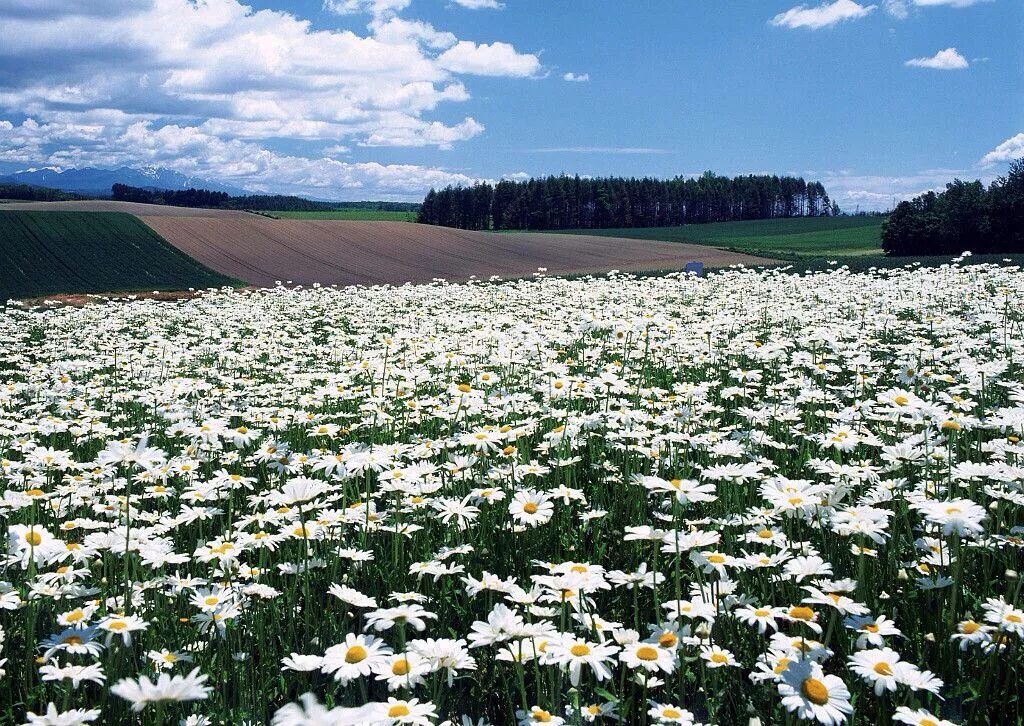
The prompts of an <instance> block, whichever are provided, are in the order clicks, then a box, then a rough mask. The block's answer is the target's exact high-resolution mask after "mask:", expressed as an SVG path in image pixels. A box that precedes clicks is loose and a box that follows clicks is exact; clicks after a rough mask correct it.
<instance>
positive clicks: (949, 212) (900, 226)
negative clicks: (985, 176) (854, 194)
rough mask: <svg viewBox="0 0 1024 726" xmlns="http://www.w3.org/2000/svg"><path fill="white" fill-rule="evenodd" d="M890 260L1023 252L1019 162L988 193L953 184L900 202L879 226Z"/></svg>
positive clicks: (1023, 165)
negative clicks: (905, 256)
mask: <svg viewBox="0 0 1024 726" xmlns="http://www.w3.org/2000/svg"><path fill="white" fill-rule="evenodd" d="M882 249H884V250H885V252H886V253H887V254H890V255H956V254H959V253H961V252H964V251H970V252H977V253H998V252H1024V159H1018V160H1016V161H1014V162H1012V163H1011V164H1010V168H1009V172H1008V173H1007V175H1006V176H1003V177H999V178H998V179H996V180H995V181H993V182H992V183H991V184H990V185H989V186H988V188H987V189H986V188H985V185H984V184H982V183H981V181H980V180H975V181H973V182H968V181H962V180H960V179H954V180H953V181H952V182H950V183H949V184H947V185H946V190H945V191H943V192H939V193H935V192H932V191H929V192H926V193H924V194H922V195H920V196H918V197H914V199H912V200H910V201H906V202H900V203H899V204H898V205H896V209H894V210H893V212H892V214H890V215H889V219H888V220H887V221H886V222H885V223H883V225H882Z"/></svg>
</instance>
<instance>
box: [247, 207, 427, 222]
mask: <svg viewBox="0 0 1024 726" xmlns="http://www.w3.org/2000/svg"><path fill="white" fill-rule="evenodd" d="M260 214H266V215H269V216H271V217H277V218H279V219H346V220H352V221H368V222H415V221H416V212H389V211H386V210H381V209H336V210H329V211H322V212H320V211H318V212H275V211H273V210H260Z"/></svg>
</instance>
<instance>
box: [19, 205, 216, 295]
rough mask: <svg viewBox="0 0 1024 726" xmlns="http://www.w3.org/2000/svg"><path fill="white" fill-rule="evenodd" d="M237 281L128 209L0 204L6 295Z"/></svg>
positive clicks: (180, 287) (183, 286)
mask: <svg viewBox="0 0 1024 726" xmlns="http://www.w3.org/2000/svg"><path fill="white" fill-rule="evenodd" d="M234 282H235V281H234V280H232V279H231V278H229V277H225V276H224V275H220V274H218V273H216V272H213V271H212V270H209V269H207V268H206V267H204V266H202V265H201V264H199V263H198V262H196V261H195V260H193V259H191V258H190V257H188V256H187V255H185V254H183V253H182V252H179V251H178V250H176V249H175V248H174V247H172V246H171V245H169V244H167V242H165V241H164V240H163V239H162V238H161V237H160V236H159V235H158V234H156V232H154V231H153V230H151V229H150V228H149V227H147V226H146V225H145V224H143V223H142V222H141V221H139V220H138V219H137V218H136V217H133V216H132V215H130V214H122V213H117V212H18V211H3V210H0V301H2V300H7V299H8V298H17V297H33V296H37V295H49V294H54V293H75V292H110V291H115V290H183V289H186V288H189V287H195V288H204V287H216V286H221V285H230V284H233V283H234Z"/></svg>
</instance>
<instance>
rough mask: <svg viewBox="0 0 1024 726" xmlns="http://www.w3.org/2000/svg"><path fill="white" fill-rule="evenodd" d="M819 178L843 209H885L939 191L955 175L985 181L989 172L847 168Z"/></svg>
mask: <svg viewBox="0 0 1024 726" xmlns="http://www.w3.org/2000/svg"><path fill="white" fill-rule="evenodd" d="M817 178H818V180H819V181H820V182H821V183H822V184H824V185H825V189H826V191H828V194H829V196H830V197H831V198H832V199H833V200H835V201H836V202H838V203H839V206H840V207H841V208H842V209H843V210H844V211H846V212H853V211H855V210H856V209H860V210H861V211H884V210H888V209H892V208H893V206H895V204H896V203H899V202H902V201H905V200H908V199H913V198H914V197H916V196H919V195H921V194H924V193H925V192H927V191H942V190H943V189H945V188H946V184H947V183H949V182H951V181H953V179H954V178H960V179H971V180H974V179H977V178H980V179H981V180H982V182H984V183H985V184H988V183H989V182H991V181H992V179H993V176H992V175H981V176H980V177H979V175H978V173H977V170H971V169H926V170H923V171H919V172H916V173H914V174H906V175H902V176H884V175H880V174H874V175H871V174H855V173H852V172H849V171H836V172H824V173H822V174H821V175H818V177H817Z"/></svg>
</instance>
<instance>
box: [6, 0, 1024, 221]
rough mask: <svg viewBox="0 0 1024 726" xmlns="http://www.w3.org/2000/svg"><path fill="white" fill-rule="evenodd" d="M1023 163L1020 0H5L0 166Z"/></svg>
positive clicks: (890, 193) (886, 183)
mask: <svg viewBox="0 0 1024 726" xmlns="http://www.w3.org/2000/svg"><path fill="white" fill-rule="evenodd" d="M1021 156H1024V3H1022V2H1021V1H1020V0H878V2H877V3H873V4H872V3H867V2H860V1H859V0H826V1H825V2H824V3H822V4H814V3H809V4H799V5H798V4H794V2H793V0H735V1H734V2H730V3H719V2H699V1H698V0H664V1H662V0H632V1H629V2H615V1H613V0H0V173H9V172H10V171H14V170H19V169H30V168H41V167H56V168H61V169H66V168H81V167H87V166H95V167H104V168H112V167H118V166H125V165H126V166H136V167H138V166H160V167H167V168H171V169H175V170H177V171H180V172H182V173H185V174H189V175H193V176H200V177H203V178H207V179H213V180H216V181H219V182H222V183H227V184H231V185H234V186H238V187H242V188H245V189H248V190H251V191H260V192H275V193H287V194H301V195H306V196H311V197H314V198H320V199H339V200H342V199H344V200H365V199H400V200H411V201H418V200H419V199H421V198H422V196H423V194H424V193H425V191H426V190H427V189H428V188H429V187H431V186H434V187H439V186H444V185H447V184H469V183H472V182H473V181H475V180H480V179H486V180H492V181H493V180H498V179H502V178H512V179H520V178H526V177H528V176H539V175H546V174H558V173H563V172H564V173H567V174H580V175H581V176H600V175H623V176H655V177H674V176H678V175H696V174H700V173H701V172H703V171H705V170H713V171H715V172H716V173H719V174H727V175H734V174H748V173H773V174H796V175H801V176H803V177H804V178H806V179H807V180H812V179H814V180H818V181H821V182H822V183H823V184H824V185H825V187H826V189H827V190H828V191H829V193H830V194H831V196H832V197H833V199H835V200H836V201H838V202H839V204H840V205H841V206H842V208H843V209H844V210H846V211H855V210H857V209H861V210H869V209H885V208H889V207H891V206H892V204H893V202H894V201H899V200H901V199H905V198H909V197H911V196H914V195H916V194H918V193H920V192H922V191H925V190H927V189H941V188H942V187H943V185H944V184H945V183H946V182H947V181H949V180H951V179H952V178H954V177H960V178H969V179H976V178H979V179H982V180H984V181H990V180H991V179H993V178H995V177H997V176H998V175H1000V174H1002V173H1004V172H1005V170H1006V167H1007V164H1008V163H1009V162H1010V161H1011V160H1012V159H1014V158H1018V157H1021Z"/></svg>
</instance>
